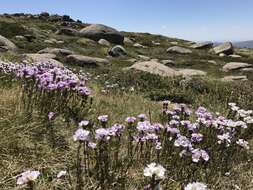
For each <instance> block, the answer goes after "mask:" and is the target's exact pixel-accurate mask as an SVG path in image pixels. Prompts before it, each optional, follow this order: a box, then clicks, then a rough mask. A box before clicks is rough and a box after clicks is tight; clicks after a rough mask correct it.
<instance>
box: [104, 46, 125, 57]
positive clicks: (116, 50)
mask: <svg viewBox="0 0 253 190" xmlns="http://www.w3.org/2000/svg"><path fill="white" fill-rule="evenodd" d="M108 54H109V55H110V56H112V57H119V56H125V55H127V51H126V50H125V48H123V47H122V46H120V45H116V46H114V47H112V48H111V49H110V50H109V51H108Z"/></svg>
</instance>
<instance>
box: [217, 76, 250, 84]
mask: <svg viewBox="0 0 253 190" xmlns="http://www.w3.org/2000/svg"><path fill="white" fill-rule="evenodd" d="M221 80H222V81H227V82H232V81H247V80H248V78H247V76H245V75H242V76H226V77H224V78H222V79H221Z"/></svg>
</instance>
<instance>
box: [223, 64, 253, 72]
mask: <svg viewBox="0 0 253 190" xmlns="http://www.w3.org/2000/svg"><path fill="white" fill-rule="evenodd" d="M251 67H253V65H252V64H248V63H240V62H230V63H227V64H226V65H224V66H223V68H222V70H223V71H226V72H227V71H231V70H239V69H244V68H251Z"/></svg>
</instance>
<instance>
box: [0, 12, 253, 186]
mask: <svg viewBox="0 0 253 190" xmlns="http://www.w3.org/2000/svg"><path fill="white" fill-rule="evenodd" d="M6 22H7V23H8V24H7V26H9V23H12V25H10V28H9V29H6V30H2V29H3V28H5V26H6V24H5V25H3V24H2V23H6ZM17 26H18V27H25V28H27V30H25V33H23V31H22V32H21V30H16V31H15V30H14V29H13V28H17ZM0 28H1V30H0V34H2V35H5V36H7V37H9V38H10V39H12V40H13V41H14V42H15V43H16V44H17V45H18V46H19V47H20V53H27V52H37V51H38V50H40V49H42V48H45V47H49V46H54V47H62V48H68V49H71V50H74V51H75V52H77V53H81V54H84V55H90V56H98V57H105V56H106V54H107V53H106V52H107V48H105V47H103V46H100V45H98V44H97V43H95V42H93V41H89V40H85V39H82V40H80V39H79V38H77V37H68V36H57V35H55V34H54V33H53V32H54V31H56V30H57V28H59V26H57V25H54V24H52V23H46V22H43V21H40V22H35V21H34V20H20V19H17V18H15V19H13V18H3V17H0ZM31 28H35V29H33V30H30V29H31ZM41 30H44V31H43V32H41ZM10 31H12V32H11V33H10ZM1 32H2V33H1ZM22 34H33V35H35V36H37V39H36V40H35V41H34V42H32V43H28V42H21V41H17V40H15V39H14V38H13V37H14V36H15V35H22ZM125 35H126V36H129V37H134V38H135V39H136V41H137V42H138V43H141V44H143V45H145V46H148V47H149V48H147V49H139V48H134V47H131V46H126V49H127V51H128V52H129V56H128V57H127V58H121V59H112V60H111V61H112V66H111V67H106V68H98V69H93V68H80V67H75V69H77V70H79V69H82V70H84V71H85V72H90V73H91V74H92V77H91V82H90V84H89V85H90V86H91V87H92V89H93V91H94V105H93V111H92V113H93V114H92V115H90V117H91V118H95V117H96V116H97V115H98V114H109V115H110V118H111V120H110V121H111V122H113V123H115V122H119V121H122V120H123V119H124V118H125V117H126V116H128V115H136V114H139V113H143V112H145V113H147V114H148V112H149V111H151V115H152V118H153V119H156V118H157V115H156V110H159V109H160V108H161V105H160V104H159V103H158V102H154V101H151V100H150V98H151V99H157V100H160V99H164V98H166V97H168V98H170V99H173V100H174V101H177V102H182V101H183V102H186V103H190V104H193V106H194V107H195V106H198V105H204V106H206V107H208V108H209V109H211V110H213V111H219V112H221V113H222V112H225V105H226V103H227V102H228V101H236V102H239V103H240V105H242V106H243V107H245V108H249V109H250V108H252V107H253V92H252V83H251V82H248V83H243V84H224V83H221V82H218V81H216V80H214V79H213V77H221V76H223V75H224V73H222V72H220V70H219V69H220V68H221V67H222V65H224V64H225V63H226V62H228V61H234V60H235V59H232V58H220V57H218V56H215V55H212V54H209V53H208V52H207V51H206V50H201V51H197V50H194V53H193V55H175V54H167V53H166V49H167V48H168V47H170V46H172V45H171V44H170V43H169V42H172V41H178V42H179V44H180V45H181V46H185V47H187V46H188V45H187V43H188V42H186V41H183V40H178V39H171V38H167V37H163V36H154V35H150V34H136V33H125ZM49 38H55V39H58V40H64V42H65V43H64V44H63V45H48V44H46V43H44V40H45V39H49ZM151 41H156V42H160V43H161V45H160V46H159V47H157V46H155V45H153V44H151V43H150V42H151ZM239 53H240V54H243V52H239ZM138 54H143V55H147V56H150V57H152V58H158V59H172V60H175V61H176V67H183V68H185V67H189V68H195V69H202V70H205V71H207V72H208V78H205V79H196V80H193V81H191V82H190V83H187V84H186V85H182V84H181V83H180V81H182V80H181V79H169V78H161V77H158V76H152V75H148V74H143V73H138V72H133V71H128V72H127V71H125V72H123V71H122V70H121V69H122V68H123V67H125V66H130V65H131V64H132V63H130V62H128V61H127V60H128V59H129V58H131V57H132V58H135V57H136V56H137V55H138ZM0 56H1V57H2V58H5V59H7V60H13V61H16V60H17V61H18V60H20V56H19V55H15V54H10V53H5V54H1V55H0ZM61 60H62V61H63V62H64V59H63V58H62V59H61ZM202 60H203V61H202ZM207 60H215V61H217V63H218V65H211V64H210V63H207ZM236 60H239V61H245V62H248V63H253V58H252V56H251V55H248V54H247V55H245V57H244V58H241V59H236ZM105 74H106V75H105ZM97 75H100V76H101V77H100V79H98V80H95V78H96V76H97ZM106 81H108V82H109V83H110V84H114V83H118V85H119V86H120V88H122V87H123V88H124V89H125V90H124V91H123V90H121V89H120V88H118V89H114V90H111V91H110V92H109V94H107V95H104V94H103V93H101V90H102V89H103V88H104V86H105V82H106ZM130 87H134V89H135V91H134V92H130V91H129V88H130ZM122 91H123V92H122ZM19 93H20V90H19V87H17V86H15V85H13V86H11V87H10V86H7V87H6V86H5V85H3V84H2V83H1V84H0V150H1V151H0V168H1V170H0V189H6V190H7V189H13V186H14V183H15V180H14V179H13V176H15V175H17V174H18V173H19V172H20V171H21V170H23V169H24V168H33V167H34V168H40V169H42V170H43V173H50V174H51V173H57V172H58V171H59V170H61V169H65V168H66V167H68V166H67V165H70V166H71V165H73V163H74V160H73V159H72V157H73V155H74V148H75V146H74V144H73V142H72V134H73V132H74V130H75V129H76V126H74V124H71V125H70V126H66V125H65V124H64V123H63V122H62V121H61V119H58V120H57V121H56V122H55V126H56V130H57V139H58V141H57V142H58V143H59V146H58V148H57V149H54V150H53V149H51V147H50V146H49V144H50V143H49V142H48V139H47V138H46V135H45V133H46V131H43V129H42V128H41V126H42V125H43V124H42V123H41V122H42V121H41V119H40V116H39V115H38V114H36V112H35V113H34V115H33V117H30V116H27V115H26V114H25V113H23V110H22V109H21V108H20V100H19V96H17V95H19ZM251 144H252V146H253V143H251ZM66 147H67V148H66ZM251 155H252V156H253V153H252V151H251ZM252 167H253V165H252V162H249V163H243V164H241V165H239V166H235V168H234V169H235V171H234V172H232V176H231V177H225V178H224V177H221V178H220V179H219V181H217V184H216V185H215V186H214V189H224V190H225V189H235V187H234V185H235V184H237V185H238V186H239V187H242V189H244V188H245V189H250V188H251V187H250V185H251V183H252V181H251V179H252V177H253V173H252V170H251V169H252ZM43 179H44V181H41V182H40V183H41V184H40V189H53V188H56V187H59V188H61V189H65V188H66V189H69V188H68V187H63V186H62V184H60V183H58V182H57V181H53V182H51V179H50V178H47V176H44V178H43ZM173 185H175V186H176V185H177V183H175V184H173ZM133 187H136V184H132V188H133ZM172 189H173V186H172Z"/></svg>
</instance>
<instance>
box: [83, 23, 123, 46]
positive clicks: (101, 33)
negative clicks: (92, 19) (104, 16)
mask: <svg viewBox="0 0 253 190" xmlns="http://www.w3.org/2000/svg"><path fill="white" fill-rule="evenodd" d="M80 35H81V36H83V37H86V38H89V39H92V40H95V41H99V40H100V39H105V40H107V41H109V42H111V43H115V44H123V42H124V36H123V35H122V34H121V33H120V32H118V31H117V30H116V29H114V28H111V27H109V26H105V25H102V24H92V25H90V26H87V27H85V28H83V29H82V30H80Z"/></svg>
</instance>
